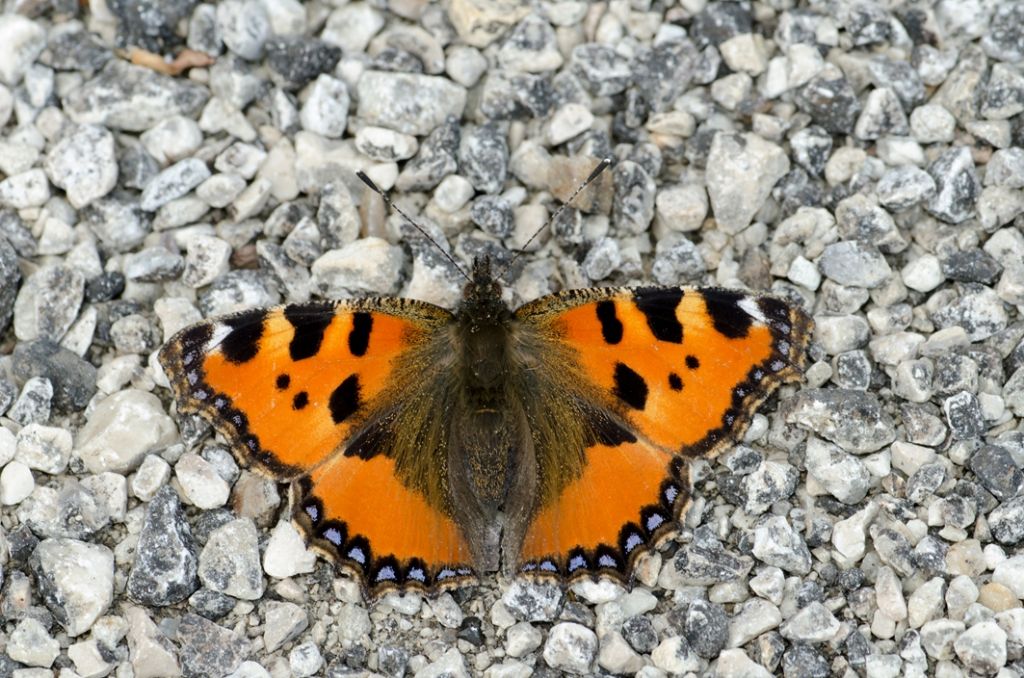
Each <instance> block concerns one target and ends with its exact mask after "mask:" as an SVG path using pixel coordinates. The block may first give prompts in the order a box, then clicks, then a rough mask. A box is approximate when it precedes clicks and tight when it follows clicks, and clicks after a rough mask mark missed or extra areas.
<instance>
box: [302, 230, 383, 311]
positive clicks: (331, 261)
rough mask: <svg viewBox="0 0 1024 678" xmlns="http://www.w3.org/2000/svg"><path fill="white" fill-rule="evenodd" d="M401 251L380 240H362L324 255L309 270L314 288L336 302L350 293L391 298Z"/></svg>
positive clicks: (371, 238) (372, 238)
mask: <svg viewBox="0 0 1024 678" xmlns="http://www.w3.org/2000/svg"><path fill="white" fill-rule="evenodd" d="M402 259H403V256H402V250H401V248H399V247H396V246H394V245H391V244H389V243H388V242H387V241H386V240H384V239H382V238H374V237H369V238H362V239H361V240H356V241H355V242H352V243H350V244H348V245H345V246H344V247H342V248H340V249H336V250H330V251H328V252H325V253H324V254H323V255H322V256H321V257H320V258H318V259H317V260H316V261H314V262H313V266H312V268H311V269H310V270H311V272H312V274H313V277H312V284H313V287H314V288H315V289H316V290H317V291H318V292H319V293H320V294H321V295H322V296H324V297H327V298H328V299H335V298H341V297H345V296H348V295H350V294H353V293H359V292H367V293H376V294H390V293H392V292H394V290H395V288H396V287H397V284H398V274H399V272H400V271H401V268H402Z"/></svg>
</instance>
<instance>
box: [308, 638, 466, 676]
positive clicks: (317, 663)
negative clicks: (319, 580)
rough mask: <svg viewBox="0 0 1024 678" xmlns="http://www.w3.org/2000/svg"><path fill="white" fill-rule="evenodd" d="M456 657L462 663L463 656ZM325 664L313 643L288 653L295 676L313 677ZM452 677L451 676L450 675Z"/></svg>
mask: <svg viewBox="0 0 1024 678" xmlns="http://www.w3.org/2000/svg"><path fill="white" fill-rule="evenodd" d="M456 655H457V656H458V657H459V659H460V661H461V658H462V657H461V655H458V652H457V651H456ZM323 664H324V658H323V655H321V654H320V649H319V648H318V647H317V646H316V645H315V644H313V643H312V642H305V643H302V644H301V645H297V646H296V647H294V648H292V651H291V652H289V653H288V666H289V668H290V669H291V672H292V675H293V676H302V677H303V678H305V676H313V675H316V673H317V671H319V670H320V668H321V667H322V666H323ZM449 675H450V674H449Z"/></svg>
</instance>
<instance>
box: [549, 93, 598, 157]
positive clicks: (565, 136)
mask: <svg viewBox="0 0 1024 678" xmlns="http://www.w3.org/2000/svg"><path fill="white" fill-rule="evenodd" d="M593 122H594V114H593V113H591V112H590V109H589V108H587V107H586V106H583V105H582V104H576V103H568V104H565V105H563V106H560V107H559V108H558V110H556V111H555V112H554V113H553V114H552V115H551V117H550V119H549V120H548V125H547V140H548V143H549V144H551V145H552V146H557V145H559V144H563V143H565V142H566V141H569V140H570V139H572V138H573V137H575V136H577V135H579V134H581V133H583V132H585V131H587V130H588V129H590V126H591V125H592V124H593Z"/></svg>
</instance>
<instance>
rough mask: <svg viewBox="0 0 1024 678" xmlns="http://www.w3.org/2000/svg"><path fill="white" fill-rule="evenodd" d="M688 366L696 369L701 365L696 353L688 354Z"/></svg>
mask: <svg viewBox="0 0 1024 678" xmlns="http://www.w3.org/2000/svg"><path fill="white" fill-rule="evenodd" d="M686 366H687V367H688V368H690V369H691V370H695V369H697V368H698V367H700V361H699V360H697V356H695V355H688V356H686Z"/></svg>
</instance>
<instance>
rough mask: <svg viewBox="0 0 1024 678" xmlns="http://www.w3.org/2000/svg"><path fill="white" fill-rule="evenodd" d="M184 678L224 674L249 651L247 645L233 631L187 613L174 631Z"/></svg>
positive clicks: (248, 645)
mask: <svg viewBox="0 0 1024 678" xmlns="http://www.w3.org/2000/svg"><path fill="white" fill-rule="evenodd" d="M177 641H178V643H179V645H180V647H181V652H180V654H179V657H180V659H181V672H182V674H183V675H186V676H187V675H193V676H211V675H221V676H223V675H227V674H229V673H231V672H232V671H235V670H236V669H238V667H239V666H240V665H241V664H242V662H243V661H244V660H245V659H246V658H247V657H248V656H249V654H250V652H251V648H250V643H249V641H248V640H246V639H245V638H243V637H239V636H238V635H237V634H236V633H235V632H234V631H232V630H230V629H226V628H224V627H222V626H218V625H217V624H215V623H213V622H211V621H209V620H207V619H204V618H202V617H200V616H199V615H196V614H192V613H191V612H186V613H185V614H184V615H182V617H181V621H180V622H179V623H178V629H177Z"/></svg>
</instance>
